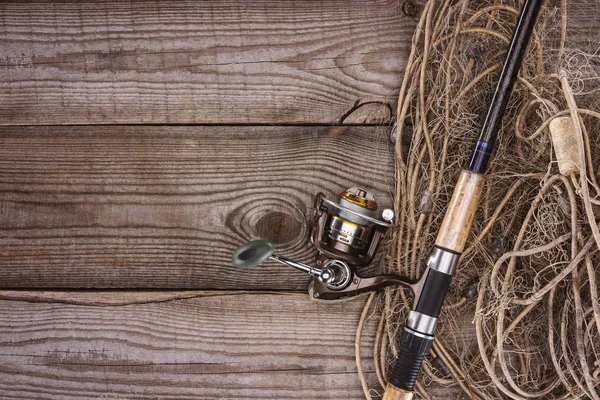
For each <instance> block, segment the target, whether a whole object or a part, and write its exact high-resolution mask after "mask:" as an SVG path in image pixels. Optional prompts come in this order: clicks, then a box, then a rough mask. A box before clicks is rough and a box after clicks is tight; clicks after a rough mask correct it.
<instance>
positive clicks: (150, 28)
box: [0, 0, 419, 125]
mask: <svg viewBox="0 0 600 400" xmlns="http://www.w3.org/2000/svg"><path fill="white" fill-rule="evenodd" d="M409 3H410V2H409ZM418 10H419V7H417V6H410V7H403V2H402V1H398V0H397V1H370V2H364V1H337V0H330V1H320V0H311V1H293V0H287V1H278V0H277V1H275V0H274V1H263V0H261V1H251V2H245V1H233V0H221V1H210V2H201V1H164V0H163V1H133V2H114V1H110V2H109V1H85V2H79V1H60V2H28V1H21V0H19V1H4V2H2V3H1V4H0V16H1V23H0V37H1V38H2V40H0V82H2V90H0V124H25V125H26V124H89V123H94V124H120V123H298V122H310V123H337V122H338V121H340V120H341V119H345V121H347V122H363V121H365V120H367V121H371V122H373V121H380V120H388V121H389V120H390V119H391V112H390V111H391V109H392V108H393V106H390V105H391V104H393V103H394V101H395V99H396V97H397V95H396V94H395V89H396V88H397V87H398V85H399V82H400V80H401V72H402V69H403V67H404V65H405V63H406V59H407V57H408V51H409V49H410V43H411V37H412V34H413V31H414V28H415V26H416V21H417V18H418V15H417V12H418ZM407 14H408V15H407ZM372 102H375V103H372ZM357 104H359V105H360V104H366V105H365V109H364V110H359V111H357V113H358V114H356V115H354V116H350V117H349V118H346V117H345V115H346V114H347V113H348V112H349V111H351V110H352V109H353V108H354V107H355V105H357Z"/></svg>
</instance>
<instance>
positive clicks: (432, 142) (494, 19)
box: [357, 0, 600, 399]
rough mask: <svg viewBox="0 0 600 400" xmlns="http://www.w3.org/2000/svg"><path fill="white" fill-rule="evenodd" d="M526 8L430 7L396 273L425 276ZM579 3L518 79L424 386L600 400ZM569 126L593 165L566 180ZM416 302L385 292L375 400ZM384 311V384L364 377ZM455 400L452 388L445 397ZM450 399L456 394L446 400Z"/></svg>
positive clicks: (403, 117) (593, 84)
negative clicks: (576, 44) (575, 28)
mask: <svg viewBox="0 0 600 400" xmlns="http://www.w3.org/2000/svg"><path fill="white" fill-rule="evenodd" d="M519 9H520V4H519V3H518V2H516V3H515V2H511V1H504V0H499V1H495V2H494V3H493V4H491V5H490V3H489V2H482V1H480V2H472V1H467V0H459V1H440V0H438V1H431V0H430V1H428V2H427V3H426V4H425V5H424V8H423V11H422V16H421V18H420V21H419V23H418V27H417V29H416V32H415V34H414V37H413V41H412V49H411V53H410V57H409V60H408V64H407V66H406V70H405V76H404V79H403V82H402V85H401V88H400V95H399V102H398V111H397V114H398V117H397V121H398V123H397V124H398V125H397V132H398V133H397V137H398V140H397V143H396V193H395V209H396V213H397V223H396V226H395V229H394V231H393V233H392V237H391V239H390V246H389V252H388V254H387V257H386V260H385V267H384V268H385V270H386V272H391V273H396V274H400V275H403V276H406V277H409V278H414V279H416V278H418V277H419V276H420V274H421V273H422V272H423V270H424V269H425V258H426V257H427V256H428V254H429V253H430V251H431V250H432V247H433V244H434V240H435V237H436V234H437V232H438V228H439V226H440V224H441V222H442V219H443V216H444V212H445V207H446V206H447V204H448V202H449V199H450V196H451V195H452V191H453V188H454V185H455V183H456V181H457V178H458V175H459V173H460V171H461V170H462V169H463V168H464V167H465V165H466V164H467V161H468V160H467V159H468V157H469V155H470V151H471V148H472V146H473V144H474V142H475V141H476V139H477V136H478V134H479V131H478V129H479V128H480V127H481V123H482V117H483V116H484V115H485V112H486V107H487V105H488V103H489V100H490V95H491V93H492V92H493V89H494V86H495V83H496V80H497V77H498V74H499V70H500V68H501V65H502V62H503V60H504V56H505V54H506V51H507V46H508V43H509V40H510V37H511V34H512V30H513V28H514V26H515V23H516V18H517V15H518V13H519ZM567 16H568V13H567V7H566V0H563V2H562V4H558V5H556V6H553V5H548V4H547V5H546V6H545V7H544V8H543V9H542V11H541V13H540V17H539V18H538V23H537V25H536V28H535V32H534V34H533V36H532V39H531V42H530V45H529V48H528V51H527V53H526V55H525V57H524V60H523V66H522V68H521V71H520V75H519V78H518V80H517V82H516V83H515V86H514V90H513V94H512V96H511V99H510V102H509V105H508V107H507V112H506V115H505V118H504V120H503V126H502V130H501V132H500V135H499V138H498V140H497V142H496V150H495V152H494V155H493V157H492V161H491V164H490V166H489V169H488V174H487V175H486V183H485V187H484V192H483V196H482V200H481V202H480V205H479V208H478V211H477V215H476V219H475V222H474V225H473V229H472V231H471V235H470V238H469V241H468V242H467V248H466V250H465V251H464V253H463V254H462V256H461V260H460V264H459V267H458V270H457V273H456V275H455V277H454V279H453V282H452V285H451V289H450V291H449V293H448V295H447V297H446V301H445V306H444V310H443V313H442V315H441V317H440V321H439V323H438V327H437V330H436V340H435V343H434V345H433V348H432V351H431V354H430V356H429V357H428V359H427V361H426V363H425V364H424V365H423V369H422V374H421V377H420V381H419V383H418V385H417V389H418V390H417V391H418V393H419V395H420V396H421V397H423V398H432V396H431V395H430V388H431V387H438V388H439V386H440V385H441V386H457V385H458V386H459V387H460V388H461V389H462V392H463V396H464V397H465V398H471V399H500V398H511V399H531V398H544V399H567V398H586V397H587V398H590V399H600V394H598V392H597V389H596V386H597V385H598V383H600V359H599V358H598V352H599V351H600V304H599V302H598V285H597V282H598V280H599V278H600V277H599V276H598V274H599V273H600V272H597V271H596V268H595V267H596V266H598V265H599V261H600V256H599V255H598V249H599V248H600V233H599V231H598V226H597V221H596V216H600V207H599V206H600V187H599V186H598V183H597V173H598V172H599V171H598V166H600V134H599V133H598V132H599V131H598V128H599V124H600V113H599V112H597V111H595V110H598V109H599V108H600V107H599V105H598V104H597V100H596V98H597V93H596V92H597V91H599V90H600V77H599V76H598V74H597V73H596V71H599V70H600V69H598V66H599V65H598V64H599V63H600V59H599V58H598V56H596V55H594V54H588V53H585V52H583V51H581V50H576V49H572V48H570V47H568V46H565V38H566V36H567V35H566V33H567ZM558 117H566V121H567V123H570V126H571V128H572V131H573V133H574V135H573V137H572V138H571V139H569V140H570V143H571V144H573V143H574V144H575V147H574V148H575V151H576V153H577V157H578V159H579V160H578V161H577V165H576V168H575V169H577V170H578V172H576V173H571V174H570V175H568V174H565V175H562V174H561V173H560V172H559V169H558V165H557V160H556V154H555V153H556V149H554V148H553V142H552V138H551V134H550V132H549V125H550V123H551V121H553V120H554V119H556V118H558ZM409 308H410V299H409V297H408V296H407V295H406V293H405V292H404V291H402V290H400V289H396V288H388V289H386V291H384V292H381V293H379V294H373V295H371V296H370V297H369V299H368V301H367V305H366V307H365V310H364V312H363V316H362V318H361V323H360V326H359V330H358V335H357V361H358V365H359V372H360V376H361V382H362V384H363V388H364V390H365V395H366V397H367V398H369V399H371V398H379V396H380V395H381V394H382V392H383V389H382V388H383V387H384V384H385V377H386V376H387V373H388V371H389V370H390V368H391V367H392V365H393V362H394V360H395V358H396V356H397V354H398V350H399V349H398V347H397V343H398V337H399V334H401V330H402V328H403V326H404V324H405V321H406V315H407V312H408V310H409ZM369 318H379V320H378V329H377V338H376V342H375V348H374V351H373V354H374V362H375V372H376V374H375V375H376V376H377V379H376V380H375V378H373V377H372V376H365V374H363V373H362V368H361V365H362V363H361V361H362V360H361V359H360V351H359V350H360V349H359V347H360V336H361V334H362V327H363V324H364V321H365V320H367V319H369ZM437 393H439V390H437ZM442 398H445V397H442Z"/></svg>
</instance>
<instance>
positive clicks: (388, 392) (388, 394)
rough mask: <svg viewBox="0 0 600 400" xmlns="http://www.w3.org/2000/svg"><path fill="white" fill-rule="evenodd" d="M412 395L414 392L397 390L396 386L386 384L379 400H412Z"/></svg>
mask: <svg viewBox="0 0 600 400" xmlns="http://www.w3.org/2000/svg"><path fill="white" fill-rule="evenodd" d="M414 395H415V392H409V391H408V390H402V389H398V388H397V387H396V386H394V385H392V384H390V383H388V384H387V387H386V388H385V394H384V395H383V398H382V399H381V400H412V398H413V396H414Z"/></svg>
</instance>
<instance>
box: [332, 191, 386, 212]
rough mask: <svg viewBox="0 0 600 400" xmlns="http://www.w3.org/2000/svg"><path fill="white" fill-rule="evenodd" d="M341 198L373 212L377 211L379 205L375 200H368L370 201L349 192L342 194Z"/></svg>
mask: <svg viewBox="0 0 600 400" xmlns="http://www.w3.org/2000/svg"><path fill="white" fill-rule="evenodd" d="M340 197H341V198H342V199H344V200H347V201H349V202H350V203H353V204H356V205H359V206H361V207H364V208H367V209H369V210H373V211H376V210H377V203H376V202H375V201H374V200H368V199H365V198H364V197H359V196H357V195H355V194H352V193H350V192H348V191H345V192H343V193H342V194H340Z"/></svg>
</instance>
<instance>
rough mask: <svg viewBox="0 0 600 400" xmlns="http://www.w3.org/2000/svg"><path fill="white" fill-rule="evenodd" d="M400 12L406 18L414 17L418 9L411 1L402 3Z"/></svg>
mask: <svg viewBox="0 0 600 400" xmlns="http://www.w3.org/2000/svg"><path fill="white" fill-rule="evenodd" d="M402 12H403V13H404V15H406V16H407V17H411V18H412V17H416V16H417V14H418V13H419V7H418V6H417V5H416V4H415V3H413V2H412V1H405V2H404V3H402Z"/></svg>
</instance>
